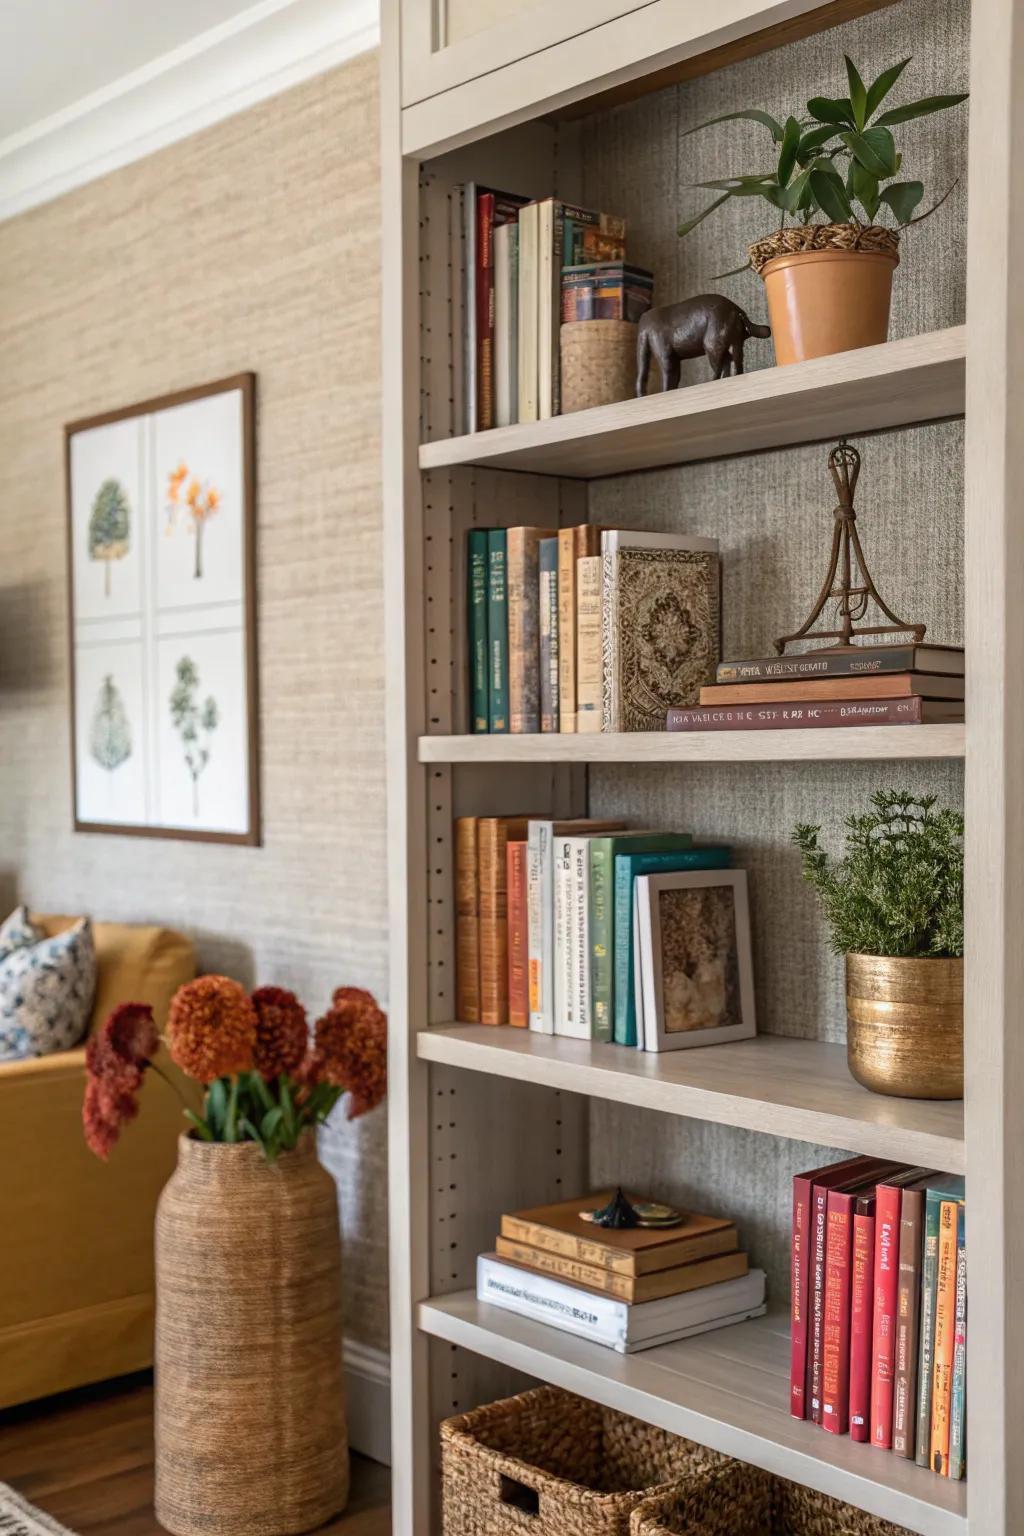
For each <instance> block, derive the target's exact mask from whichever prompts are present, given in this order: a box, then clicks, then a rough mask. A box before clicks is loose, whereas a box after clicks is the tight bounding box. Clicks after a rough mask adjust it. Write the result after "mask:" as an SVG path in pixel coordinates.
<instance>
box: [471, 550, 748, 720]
mask: <svg viewBox="0 0 1024 1536" xmlns="http://www.w3.org/2000/svg"><path fill="white" fill-rule="evenodd" d="M467 540H468V542H467V551H466V553H467V573H468V587H467V627H468V636H467V638H468V653H469V684H470V724H471V729H472V731H473V733H474V734H478V733H487V732H489V733H492V734H504V733H508V732H511V733H512V734H514V735H519V734H531V733H536V732H546V731H563V732H573V731H575V732H594V731H663V730H664V729H665V723H666V717H667V713H668V711H669V709H670V708H671V707H672V706H673V705H683V706H686V705H693V704H696V703H697V700H698V698H699V695H700V689H701V686H702V685H703V684H705V683H709V682H711V681H712V680H713V678H714V676H715V666H716V663H717V662H718V658H719V655H720V607H721V605H720V591H721V571H720V562H719V555H718V541H717V540H716V539H706V538H700V537H695V536H691V535H688V534H669V533H639V532H633V531H629V530H627V529H620V528H597V527H595V526H594V525H593V524H589V523H585V524H581V525H579V526H577V527H573V528H562V529H560V530H557V531H555V530H552V529H550V528H532V527H531V528H526V527H524V528H490V529H485V528H474V529H471V530H470V532H469V534H468V535H467Z"/></svg>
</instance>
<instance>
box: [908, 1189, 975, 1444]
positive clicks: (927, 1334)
mask: <svg viewBox="0 0 1024 1536" xmlns="http://www.w3.org/2000/svg"><path fill="white" fill-rule="evenodd" d="M964 1189H965V1184H964V1181H963V1178H962V1177H961V1176H960V1175H959V1174H952V1173H950V1174H946V1175H945V1176H944V1177H943V1178H942V1179H941V1180H940V1181H938V1182H936V1183H935V1184H930V1185H929V1186H928V1189H927V1191H926V1193H925V1197H924V1252H923V1256H922V1259H921V1341H920V1345H919V1347H918V1351H917V1373H918V1374H917V1435H916V1437H915V1441H914V1443H915V1445H916V1446H917V1451H916V1454H915V1457H914V1460H915V1461H916V1462H917V1464H918V1466H919V1467H927V1466H928V1464H929V1463H928V1451H929V1448H930V1446H931V1439H932V1380H933V1378H934V1375H935V1292H936V1282H937V1280H938V1273H939V1207H940V1206H941V1204H942V1202H943V1200H963V1198H964Z"/></svg>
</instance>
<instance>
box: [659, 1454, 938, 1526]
mask: <svg viewBox="0 0 1024 1536" xmlns="http://www.w3.org/2000/svg"><path fill="white" fill-rule="evenodd" d="M630 1533H631V1536H908V1533H907V1532H906V1531H905V1530H904V1528H903V1527H902V1526H898V1525H891V1524H890V1523H889V1521H888V1520H879V1519H877V1518H876V1517H875V1516H874V1515H868V1514H865V1513H864V1511H863V1510H860V1509H854V1508H853V1507H852V1506H851V1505H849V1504H843V1503H841V1502H840V1501H839V1500H838V1499H830V1498H829V1497H828V1496H827V1495H826V1494H824V1493H815V1492H814V1490H813V1489H811V1488H802V1487H801V1486H800V1485H799V1484H797V1483H788V1482H785V1481H784V1480H783V1479H782V1478H779V1477H771V1476H769V1474H768V1473H767V1472H761V1471H759V1470H758V1469H757V1468H756V1467H748V1466H745V1465H744V1464H743V1463H742V1462H739V1461H730V1462H727V1463H725V1464H724V1465H720V1466H717V1467H710V1468H706V1469H704V1470H702V1471H700V1472H698V1473H697V1474H696V1475H695V1476H694V1477H692V1478H691V1479H690V1480H689V1481H688V1482H687V1483H686V1485H685V1486H684V1487H682V1488H679V1489H676V1490H673V1491H671V1492H669V1493H665V1494H660V1495H655V1496H653V1497H652V1498H650V1499H646V1500H645V1501H644V1502H643V1503H642V1504H640V1505H638V1507H637V1509H636V1510H635V1512H634V1514H633V1520H632V1525H631V1526H630Z"/></svg>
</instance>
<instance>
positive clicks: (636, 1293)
mask: <svg viewBox="0 0 1024 1536" xmlns="http://www.w3.org/2000/svg"><path fill="white" fill-rule="evenodd" d="M611 1199H612V1192H611V1191H603V1192H601V1193H598V1194H593V1195H584V1196H581V1197H579V1198H578V1199H576V1200H565V1201H561V1202H559V1203H558V1204H557V1205H549V1206H541V1207H539V1208H537V1209H534V1210H528V1211H516V1212H513V1213H511V1214H508V1215H505V1216H502V1218H501V1231H500V1232H499V1234H498V1236H497V1237H496V1238H495V1248H494V1252H493V1253H486V1254H481V1255H480V1257H479V1259H478V1260H477V1297H478V1299H479V1300H480V1301H485V1302H488V1303H489V1304H490V1305H492V1306H497V1307H501V1308H503V1309H504V1310H505V1311H509V1312H517V1313H519V1314H520V1315H521V1316H523V1317H528V1318H531V1319H533V1320H534V1321H537V1322H543V1323H549V1324H550V1325H551V1326H552V1327H554V1328H558V1329H560V1330H562V1331H563V1332H566V1333H574V1334H577V1335H578V1336H580V1337H581V1338H585V1339H590V1340H591V1341H592V1342H593V1343H596V1344H603V1345H606V1346H607V1347H608V1348H610V1349H615V1350H617V1351H618V1352H619V1353H620V1354H632V1353H635V1352H636V1351H638V1350H643V1349H651V1348H653V1347H654V1346H655V1345H658V1344H667V1343H670V1342H672V1341H673V1340H675V1339H681V1338H687V1337H689V1336H690V1335H692V1334H698V1333H706V1332H708V1331H709V1330H710V1329H713V1328H725V1327H728V1326H729V1325H731V1324H732V1323H737V1322H742V1321H743V1320H744V1319H745V1318H748V1317H759V1316H760V1315H761V1314H762V1313H763V1312H764V1310H765V1277H764V1272H763V1271H762V1270H759V1269H750V1267H749V1261H748V1258H747V1255H746V1254H745V1253H743V1252H742V1251H741V1250H740V1248H739V1239H738V1235H737V1232H736V1227H735V1224H734V1223H733V1222H731V1221H729V1220H728V1219H727V1218H725V1217H719V1216H701V1215H695V1214H693V1213H689V1212H688V1213H686V1214H685V1215H684V1216H683V1217H682V1218H681V1220H680V1221H679V1222H678V1223H677V1224H676V1225H673V1226H669V1227H656V1228H649V1227H630V1228H622V1229H609V1228H602V1227H599V1226H595V1225H593V1224H592V1223H591V1222H588V1221H586V1220H585V1219H584V1217H585V1214H587V1213H589V1212H592V1211H594V1210H595V1209H599V1208H600V1207H602V1206H604V1205H606V1204H607V1203H608V1202H609V1200H611Z"/></svg>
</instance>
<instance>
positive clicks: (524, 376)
mask: <svg viewBox="0 0 1024 1536" xmlns="http://www.w3.org/2000/svg"><path fill="white" fill-rule="evenodd" d="M537 222H538V220H537V204H536V203H527V204H526V205H525V206H524V207H523V208H520V210H519V314H518V325H517V329H518V333H519V346H518V353H519V356H518V360H517V373H518V380H519V420H520V421H536V420H537V299H538V290H537Z"/></svg>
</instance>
